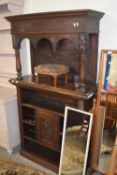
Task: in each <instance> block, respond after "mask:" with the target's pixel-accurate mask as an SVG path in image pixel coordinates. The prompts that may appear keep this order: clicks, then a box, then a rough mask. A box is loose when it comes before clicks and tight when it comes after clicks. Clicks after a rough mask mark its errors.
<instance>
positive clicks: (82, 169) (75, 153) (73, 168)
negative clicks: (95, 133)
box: [59, 106, 93, 175]
mask: <svg viewBox="0 0 117 175" xmlns="http://www.w3.org/2000/svg"><path fill="white" fill-rule="evenodd" d="M92 120H93V116H92V114H91V113H88V112H84V111H81V110H78V109H75V108H72V107H68V106H66V107H65V114H64V128H63V138H62V149H61V158H60V166H59V175H85V173H86V167H87V158H88V149H89V143H90V135H91V128H92Z"/></svg>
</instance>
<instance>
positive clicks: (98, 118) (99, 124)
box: [91, 49, 117, 175]
mask: <svg viewBox="0 0 117 175" xmlns="http://www.w3.org/2000/svg"><path fill="white" fill-rule="evenodd" d="M109 51H110V52H111V53H112V54H117V50H111V49H108V50H107V49H104V50H101V58H100V67H99V76H98V92H97V101H96V108H95V123H96V125H95V126H94V128H93V130H94V132H95V133H94V135H93V139H95V141H94V143H93V151H92V152H93V154H94V156H93V158H92V160H91V168H92V170H93V172H98V173H100V174H102V175H113V174H112V172H111V171H110V170H109V169H111V167H113V166H112V163H111V164H110V166H109V167H108V168H107V171H106V172H105V171H103V170H102V169H101V168H99V167H98V163H97V162H98V160H99V153H100V145H101V138H102V135H101V134H100V133H102V131H103V125H104V121H105V116H104V113H105V112H104V111H102V112H101V115H100V104H101V92H102V82H103V71H104V63H105V54H106V53H108V52H109ZM99 130H100V131H99ZM116 137H117V136H116ZM113 152H114V151H113ZM110 159H111V160H113V154H112V155H111V158H110Z"/></svg>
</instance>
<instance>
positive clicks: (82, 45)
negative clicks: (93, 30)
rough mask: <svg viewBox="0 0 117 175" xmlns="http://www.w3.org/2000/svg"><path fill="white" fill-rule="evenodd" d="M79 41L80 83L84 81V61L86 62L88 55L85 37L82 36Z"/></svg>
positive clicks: (84, 35)
mask: <svg viewBox="0 0 117 175" xmlns="http://www.w3.org/2000/svg"><path fill="white" fill-rule="evenodd" d="M79 40H80V53H81V57H80V81H81V82H84V81H85V73H86V72H85V67H86V61H87V54H88V41H87V35H86V34H82V35H80V37H79Z"/></svg>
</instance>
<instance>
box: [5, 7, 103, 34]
mask: <svg viewBox="0 0 117 175" xmlns="http://www.w3.org/2000/svg"><path fill="white" fill-rule="evenodd" d="M103 15H104V13H102V12H98V11H94V10H75V11H60V12H46V13H36V14H28V15H18V16H12V17H7V20H8V21H10V22H11V24H12V33H13V34H19V33H20V34H23V35H25V36H27V34H39V33H41V34H43V33H78V32H91V33H92V32H93V33H97V32H98V31H99V19H100V18H101V17H102V16H103ZM68 19H69V20H68ZM60 24H62V25H60ZM34 26H35V27H34Z"/></svg>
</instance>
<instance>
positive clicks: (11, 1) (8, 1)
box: [0, 0, 24, 15]
mask: <svg viewBox="0 0 117 175" xmlns="http://www.w3.org/2000/svg"><path fill="white" fill-rule="evenodd" d="M0 5H5V6H7V9H8V11H10V12H11V13H12V14H13V15H16V14H22V13H23V5H24V0H0Z"/></svg>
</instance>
